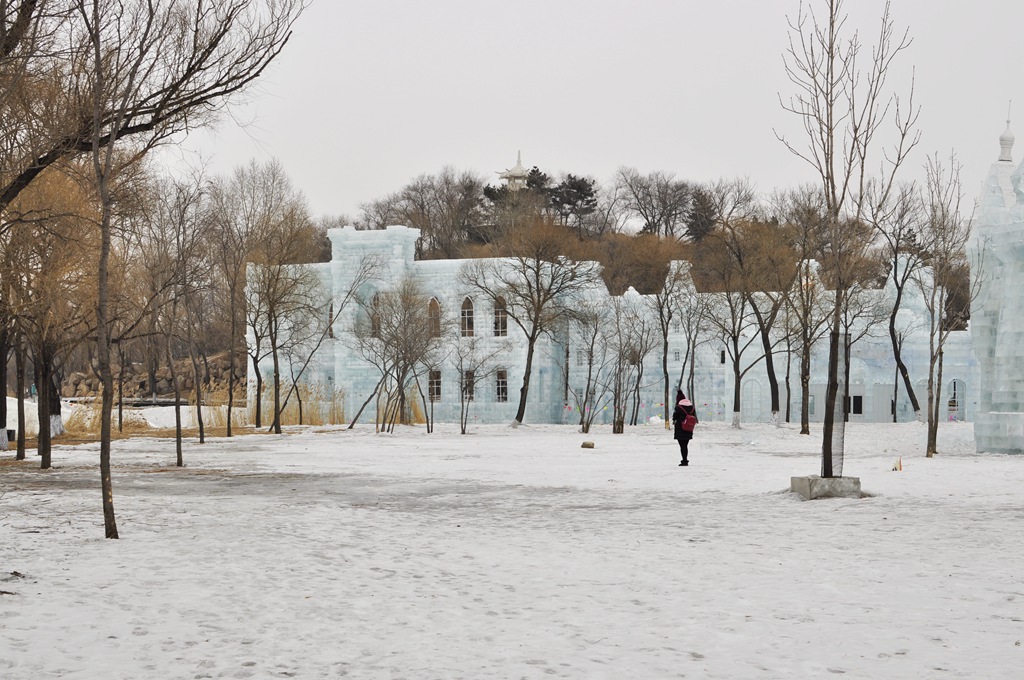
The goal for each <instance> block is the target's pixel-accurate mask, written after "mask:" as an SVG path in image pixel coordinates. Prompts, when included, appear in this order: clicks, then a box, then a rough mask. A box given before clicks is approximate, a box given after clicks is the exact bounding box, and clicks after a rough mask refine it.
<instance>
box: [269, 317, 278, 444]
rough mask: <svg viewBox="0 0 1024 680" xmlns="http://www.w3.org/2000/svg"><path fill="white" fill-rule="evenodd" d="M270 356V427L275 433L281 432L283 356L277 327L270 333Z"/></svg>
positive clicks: (274, 325)
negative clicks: (271, 382) (271, 415)
mask: <svg viewBox="0 0 1024 680" xmlns="http://www.w3.org/2000/svg"><path fill="white" fill-rule="evenodd" d="M271 326H272V327H276V323H274V322H272V323H271ZM270 356H271V358H272V359H273V362H274V422H272V423H271V424H270V429H272V430H273V431H274V434H281V358H280V356H278V351H277V331H276V329H275V330H274V331H272V332H271V333H270Z"/></svg>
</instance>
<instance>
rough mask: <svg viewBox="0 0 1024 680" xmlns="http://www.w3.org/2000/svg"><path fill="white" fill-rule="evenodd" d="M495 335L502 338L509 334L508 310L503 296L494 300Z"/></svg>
mask: <svg viewBox="0 0 1024 680" xmlns="http://www.w3.org/2000/svg"><path fill="white" fill-rule="evenodd" d="M494 335H495V337H501V338H503V337H505V336H507V335H508V310H507V309H505V298H503V297H499V298H498V299H497V300H495V301H494Z"/></svg>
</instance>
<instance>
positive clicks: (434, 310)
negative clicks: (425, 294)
mask: <svg viewBox="0 0 1024 680" xmlns="http://www.w3.org/2000/svg"><path fill="white" fill-rule="evenodd" d="M427 334H428V336H429V337H431V338H439V337H441V305H439V304H438V302H437V298H430V303H429V304H428V305H427Z"/></svg>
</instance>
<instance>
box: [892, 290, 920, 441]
mask: <svg viewBox="0 0 1024 680" xmlns="http://www.w3.org/2000/svg"><path fill="white" fill-rule="evenodd" d="M898 309H899V308H898V307H897V308H895V309H894V311H893V313H892V315H891V316H890V317H889V340H890V341H891V342H892V355H893V358H894V359H895V360H896V371H897V373H899V375H900V376H901V377H902V378H903V386H904V387H905V388H906V390H907V397H908V398H909V399H910V405H911V407H913V409H914V414H915V415H917V416H920V413H921V404H920V402H919V401H918V400H917V393H915V392H914V385H913V382H912V381H911V379H910V371H909V370H907V365H906V364H905V363H903V348H902V343H901V342H900V341H899V338H898V334H897V333H896V310H898ZM895 417H896V414H895V412H894V413H893V422H896V420H895Z"/></svg>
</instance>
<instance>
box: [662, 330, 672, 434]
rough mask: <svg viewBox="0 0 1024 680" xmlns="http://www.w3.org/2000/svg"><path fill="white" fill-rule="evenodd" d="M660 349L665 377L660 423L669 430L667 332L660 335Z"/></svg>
mask: <svg viewBox="0 0 1024 680" xmlns="http://www.w3.org/2000/svg"><path fill="white" fill-rule="evenodd" d="M661 348H662V349H661V372H662V373H663V374H664V376H665V390H664V393H663V394H662V404H663V405H664V406H665V408H664V409H663V411H664V413H663V414H662V422H663V423H665V429H666V430H667V429H668V428H669V419H670V416H671V413H670V410H669V402H670V401H671V400H672V397H671V396H670V395H671V393H672V387H671V385H669V380H670V378H669V375H668V333H667V332H663V333H662V344H661Z"/></svg>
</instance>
